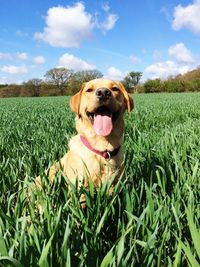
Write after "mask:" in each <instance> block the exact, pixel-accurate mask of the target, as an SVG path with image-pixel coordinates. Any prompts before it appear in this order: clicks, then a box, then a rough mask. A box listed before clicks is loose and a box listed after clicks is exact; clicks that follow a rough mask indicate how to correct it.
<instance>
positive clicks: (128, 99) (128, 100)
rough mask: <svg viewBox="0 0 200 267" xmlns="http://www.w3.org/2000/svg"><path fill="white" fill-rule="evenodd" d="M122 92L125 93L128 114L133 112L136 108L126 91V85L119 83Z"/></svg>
mask: <svg viewBox="0 0 200 267" xmlns="http://www.w3.org/2000/svg"><path fill="white" fill-rule="evenodd" d="M117 84H118V86H119V89H120V91H121V92H122V93H123V95H124V98H125V101H126V108H127V110H128V112H131V110H132V109H133V108H134V103H133V98H132V97H131V96H130V95H129V94H128V92H127V91H126V89H125V87H124V85H123V84H122V83H121V82H117Z"/></svg>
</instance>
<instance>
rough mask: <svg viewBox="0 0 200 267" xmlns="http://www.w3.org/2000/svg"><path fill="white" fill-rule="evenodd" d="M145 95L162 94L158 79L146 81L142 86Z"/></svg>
mask: <svg viewBox="0 0 200 267" xmlns="http://www.w3.org/2000/svg"><path fill="white" fill-rule="evenodd" d="M143 86H144V92H145V93H156V92H162V88H163V83H162V81H161V80H160V79H153V80H147V81H146V82H145V83H144V84H143Z"/></svg>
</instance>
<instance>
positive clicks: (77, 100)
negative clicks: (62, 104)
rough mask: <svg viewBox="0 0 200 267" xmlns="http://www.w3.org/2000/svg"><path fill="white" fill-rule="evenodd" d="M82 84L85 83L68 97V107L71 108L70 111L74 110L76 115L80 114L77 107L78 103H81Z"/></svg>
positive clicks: (78, 106)
mask: <svg viewBox="0 0 200 267" xmlns="http://www.w3.org/2000/svg"><path fill="white" fill-rule="evenodd" d="M84 86H85V83H83V84H82V86H81V89H80V91H79V92H78V93H76V94H75V95H73V96H72V97H71V98H70V108H71V109H72V111H74V112H75V113H76V114H78V115H80V114H79V109H80V103H81V95H82V91H83V88H84Z"/></svg>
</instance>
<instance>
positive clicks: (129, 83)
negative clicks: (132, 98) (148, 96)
mask: <svg viewBox="0 0 200 267" xmlns="http://www.w3.org/2000/svg"><path fill="white" fill-rule="evenodd" d="M141 78H142V72H135V71H131V72H129V73H128V74H127V75H126V77H125V78H124V80H123V81H122V83H123V84H124V86H125V88H126V89H127V90H128V91H129V92H131V91H133V90H134V88H135V87H136V85H138V83H139V81H140V79H141Z"/></svg>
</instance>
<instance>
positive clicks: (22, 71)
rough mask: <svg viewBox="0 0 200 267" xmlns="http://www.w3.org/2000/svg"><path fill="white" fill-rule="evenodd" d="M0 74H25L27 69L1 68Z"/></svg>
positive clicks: (15, 67)
mask: <svg viewBox="0 0 200 267" xmlns="http://www.w3.org/2000/svg"><path fill="white" fill-rule="evenodd" d="M1 71H2V72H5V73H8V74H25V73H28V69H27V67H26V66H14V65H9V66H4V67H2V68H1Z"/></svg>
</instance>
